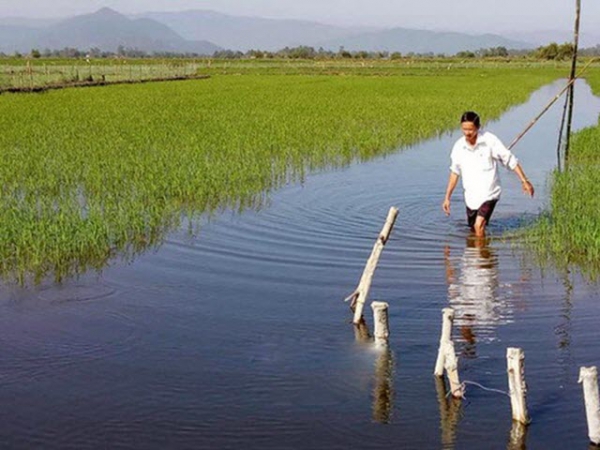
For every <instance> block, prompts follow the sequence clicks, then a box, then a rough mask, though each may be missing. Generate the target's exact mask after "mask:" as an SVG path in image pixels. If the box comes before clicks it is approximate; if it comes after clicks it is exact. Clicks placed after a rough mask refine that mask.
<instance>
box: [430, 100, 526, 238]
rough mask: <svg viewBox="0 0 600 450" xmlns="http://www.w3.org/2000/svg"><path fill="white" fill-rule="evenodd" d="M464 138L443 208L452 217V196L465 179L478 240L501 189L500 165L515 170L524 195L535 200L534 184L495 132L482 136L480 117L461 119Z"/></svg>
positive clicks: (469, 216) (454, 157)
mask: <svg viewBox="0 0 600 450" xmlns="http://www.w3.org/2000/svg"><path fill="white" fill-rule="evenodd" d="M460 126H461V129H462V132H463V135H464V136H463V137H462V138H460V139H459V140H458V141H456V143H455V144H454V147H453V148H452V154H451V156H450V158H451V160H452V162H451V165H450V178H449V179H448V187H447V188H446V197H445V198H444V202H443V203H442V209H443V210H444V212H445V213H446V215H447V216H448V215H450V197H451V196H452V192H454V188H455V187H456V185H457V183H458V178H459V177H461V176H462V184H463V189H464V190H465V203H466V205H467V222H468V224H469V227H471V230H473V231H474V232H475V235H476V236H478V237H483V236H485V227H486V225H487V224H488V223H489V222H490V218H491V217H492V213H493V212H494V207H495V206H496V203H497V202H498V199H499V198H500V193H501V191H502V189H501V188H500V179H499V178H498V163H501V164H502V165H503V166H505V167H507V168H509V169H510V170H512V171H514V172H515V173H516V174H517V175H518V176H519V178H520V180H521V183H523V192H526V193H527V194H529V195H530V196H531V197H533V193H534V189H533V185H532V184H531V183H530V182H529V180H528V179H527V177H526V176H525V172H523V169H522V168H521V165H520V164H519V161H518V160H517V158H516V157H515V155H513V154H512V153H511V151H510V150H508V149H507V148H506V147H505V146H504V144H503V143H502V142H501V141H500V139H498V138H497V137H496V136H494V135H493V134H492V133H488V132H485V133H480V132H479V128H480V126H481V123H480V119H479V116H478V115H477V113H475V112H473V111H467V112H465V113H464V114H463V115H462V117H461V118H460Z"/></svg>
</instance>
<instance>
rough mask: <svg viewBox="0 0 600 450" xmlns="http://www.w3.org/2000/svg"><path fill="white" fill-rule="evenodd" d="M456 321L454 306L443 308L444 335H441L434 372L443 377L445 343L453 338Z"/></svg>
mask: <svg viewBox="0 0 600 450" xmlns="http://www.w3.org/2000/svg"><path fill="white" fill-rule="evenodd" d="M453 321H454V310H453V309H452V308H444V309H442V335H441V336H440V347H439V349H438V356H437V361H436V362H435V370H434V371H433V374H434V375H435V376H438V377H441V376H443V375H444V359H445V358H444V351H445V349H444V344H445V343H446V342H448V341H450V340H451V338H450V335H451V333H452V323H453Z"/></svg>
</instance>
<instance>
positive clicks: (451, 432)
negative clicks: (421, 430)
mask: <svg viewBox="0 0 600 450" xmlns="http://www.w3.org/2000/svg"><path fill="white" fill-rule="evenodd" d="M433 378H434V380H435V390H436V392H437V399H438V405H439V407H440V429H441V431H442V448H444V449H446V450H450V449H453V448H454V442H455V441H456V427H457V425H458V421H459V419H460V417H461V405H462V400H461V399H460V398H455V397H453V396H451V395H448V394H449V392H448V391H447V389H446V383H445V382H444V379H443V378H442V377H433Z"/></svg>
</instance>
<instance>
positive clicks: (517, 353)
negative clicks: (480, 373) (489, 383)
mask: <svg viewBox="0 0 600 450" xmlns="http://www.w3.org/2000/svg"><path fill="white" fill-rule="evenodd" d="M524 360H525V354H524V353H523V350H522V349H520V348H513V347H509V348H508V349H507V350H506V362H507V367H508V368H507V372H508V389H509V392H510V406H511V408H512V418H513V420H516V421H517V422H520V423H522V424H524V425H527V424H528V423H529V417H528V415H527V403H526V401H525V397H526V393H527V384H526V383H525V364H524Z"/></svg>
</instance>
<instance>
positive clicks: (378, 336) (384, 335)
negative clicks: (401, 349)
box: [371, 302, 390, 345]
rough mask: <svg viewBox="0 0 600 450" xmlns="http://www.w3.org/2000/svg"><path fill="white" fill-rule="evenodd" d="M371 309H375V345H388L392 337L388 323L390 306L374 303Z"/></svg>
mask: <svg viewBox="0 0 600 450" xmlns="http://www.w3.org/2000/svg"><path fill="white" fill-rule="evenodd" d="M371 308H372V309H373V317H374V321H375V329H374V335H375V344H377V345H387V342H388V337H389V336H390V331H389V321H388V308H389V305H388V304H387V303H386V302H372V303H371Z"/></svg>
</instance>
